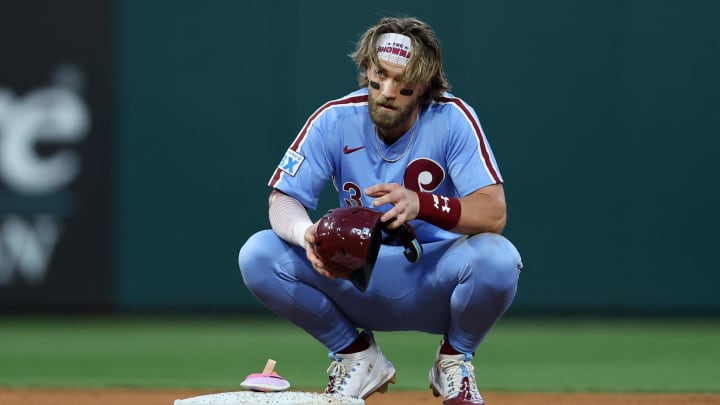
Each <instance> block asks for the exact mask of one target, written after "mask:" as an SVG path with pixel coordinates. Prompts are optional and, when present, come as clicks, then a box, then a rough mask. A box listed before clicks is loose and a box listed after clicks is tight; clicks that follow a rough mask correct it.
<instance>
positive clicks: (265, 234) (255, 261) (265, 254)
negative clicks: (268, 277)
mask: <svg viewBox="0 0 720 405" xmlns="http://www.w3.org/2000/svg"><path fill="white" fill-rule="evenodd" d="M271 234H272V235H271ZM274 235H275V233H274V232H273V231H271V230H264V231H260V232H257V233H255V234H254V235H252V236H251V237H249V238H248V240H247V241H246V242H245V244H244V245H243V246H242V248H240V253H239V254H238V266H240V272H241V274H242V277H243V280H244V281H245V285H246V286H247V287H248V288H250V289H252V286H253V284H254V283H255V282H257V281H258V278H259V277H262V275H263V274H267V273H268V272H269V268H270V267H271V262H272V259H273V257H272V256H273V253H272V251H273V250H272V249H268V242H269V241H268V238H270V237H272V236H274Z"/></svg>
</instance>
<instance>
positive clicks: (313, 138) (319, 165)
mask: <svg viewBox="0 0 720 405" xmlns="http://www.w3.org/2000/svg"><path fill="white" fill-rule="evenodd" d="M331 115H332V112H328V111H324V110H323V107H321V108H320V109H318V110H317V111H316V112H315V113H314V114H313V115H312V116H311V117H310V118H309V119H308V120H307V122H306V123H305V125H304V126H303V128H302V129H301V131H300V132H299V133H298V135H297V137H296V138H295V140H294V141H293V143H292V144H291V145H290V147H289V148H288V150H287V151H286V152H285V155H284V156H283V157H282V159H281V160H280V163H279V164H278V166H277V168H276V169H275V171H274V173H273V175H272V177H271V178H270V181H269V182H268V185H269V186H270V187H273V188H276V189H278V190H280V191H282V192H283V193H285V194H287V195H289V196H291V197H294V198H296V199H297V200H298V201H300V202H301V203H302V204H303V205H304V206H305V207H306V208H309V209H316V208H317V204H318V200H319V198H320V194H321V193H322V191H323V189H324V188H325V185H326V184H327V182H328V181H329V180H330V179H331V178H332V176H333V174H334V164H333V159H332V156H330V154H329V153H328V151H329V150H333V149H332V148H333V146H335V143H337V142H338V141H337V139H334V138H333V137H332V136H331V134H332V121H333V120H332V118H331ZM335 138H336V137H335ZM334 150H340V149H339V148H338V147H337V146H335V148H334Z"/></svg>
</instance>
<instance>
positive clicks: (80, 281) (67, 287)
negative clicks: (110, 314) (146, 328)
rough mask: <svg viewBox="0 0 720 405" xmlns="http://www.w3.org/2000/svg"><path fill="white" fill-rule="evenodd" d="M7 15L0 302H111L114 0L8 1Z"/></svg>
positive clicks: (60, 306) (0, 115) (49, 305)
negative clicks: (112, 21) (111, 130)
mask: <svg viewBox="0 0 720 405" xmlns="http://www.w3.org/2000/svg"><path fill="white" fill-rule="evenodd" d="M0 22H1V24H0V36H1V37H2V38H3V40H2V41H1V42H0V54H1V55H2V63H0V309H2V310H42V311H67V310H79V311H97V310H103V309H108V308H109V307H110V304H111V299H112V296H111V293H112V289H111V270H112V268H111V267H112V266H111V257H110V251H111V246H110V241H111V238H110V236H111V234H110V233H111V228H110V203H111V196H110V191H111V170H110V169H111V161H112V156H111V154H110V150H111V148H110V146H111V133H110V128H111V122H110V101H111V94H110V90H111V77H110V74H111V72H110V66H111V61H110V56H111V35H110V30H111V28H110V6H109V3H106V2H95V1H91V0H87V1H69V2H37V1H28V2H9V3H7V4H5V5H4V6H3V11H2V16H0Z"/></svg>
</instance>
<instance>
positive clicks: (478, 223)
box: [417, 184, 506, 235]
mask: <svg viewBox="0 0 720 405" xmlns="http://www.w3.org/2000/svg"><path fill="white" fill-rule="evenodd" d="M417 196H418V205H417V207H418V208H417V219H420V220H423V221H425V222H428V223H431V224H433V225H436V226H439V227H441V228H443V229H447V230H449V231H452V232H455V233H460V234H466V235H472V234H477V233H482V232H494V233H501V232H502V230H503V228H504V227H505V220H506V206H505V194H504V191H503V186H502V184H494V185H490V186H487V187H483V188H481V189H479V190H477V191H475V192H474V193H472V194H470V195H468V196H465V197H462V198H454V197H447V196H443V195H439V194H431V193H418V194H417Z"/></svg>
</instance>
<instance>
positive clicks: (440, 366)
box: [429, 350, 485, 405]
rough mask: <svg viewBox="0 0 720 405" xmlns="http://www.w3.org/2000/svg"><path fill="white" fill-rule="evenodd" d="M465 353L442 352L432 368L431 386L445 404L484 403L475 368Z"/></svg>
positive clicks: (473, 404) (478, 404)
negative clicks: (451, 353)
mask: <svg viewBox="0 0 720 405" xmlns="http://www.w3.org/2000/svg"><path fill="white" fill-rule="evenodd" d="M471 359H472V356H470V355H465V354H457V355H450V354H440V353H439V350H438V354H437V357H436V359H435V364H434V365H433V367H432V368H431V369H430V376H429V378H430V388H432V391H433V395H435V396H436V397H442V398H443V405H483V404H485V401H483V398H482V395H480V391H479V390H478V387H477V382H476V381H475V368H474V367H473V365H472V363H471V362H470V360H471Z"/></svg>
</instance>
